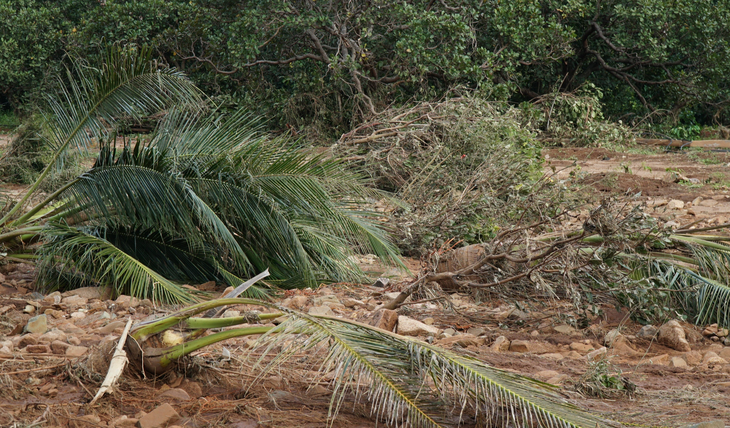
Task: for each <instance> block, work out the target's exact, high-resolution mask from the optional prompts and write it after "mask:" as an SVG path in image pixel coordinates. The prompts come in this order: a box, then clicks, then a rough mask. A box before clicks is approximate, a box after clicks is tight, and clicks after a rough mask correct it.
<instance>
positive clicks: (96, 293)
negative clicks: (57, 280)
mask: <svg viewBox="0 0 730 428" xmlns="http://www.w3.org/2000/svg"><path fill="white" fill-rule="evenodd" d="M69 296H78V297H83V298H85V299H89V300H91V299H99V300H107V299H109V297H111V289H110V288H108V287H81V288H75V289H73V290H69V291H66V292H65V293H63V297H69Z"/></svg>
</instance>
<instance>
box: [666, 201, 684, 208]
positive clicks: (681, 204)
mask: <svg viewBox="0 0 730 428" xmlns="http://www.w3.org/2000/svg"><path fill="white" fill-rule="evenodd" d="M682 208H684V202H682V201H680V200H679V199H672V200H671V201H669V202H667V209H668V210H681V209H682Z"/></svg>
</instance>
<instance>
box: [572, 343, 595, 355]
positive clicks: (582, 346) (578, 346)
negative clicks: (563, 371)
mask: <svg viewBox="0 0 730 428" xmlns="http://www.w3.org/2000/svg"><path fill="white" fill-rule="evenodd" d="M570 349H572V350H573V351H576V352H579V353H581V354H587V353H589V352H591V351H594V350H595V349H596V348H595V347H593V345H588V344H586V343H581V342H573V343H571V344H570Z"/></svg>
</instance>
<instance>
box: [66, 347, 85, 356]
mask: <svg viewBox="0 0 730 428" xmlns="http://www.w3.org/2000/svg"><path fill="white" fill-rule="evenodd" d="M88 350H89V348H87V347H86V346H75V345H70V346H69V347H68V348H66V356H67V357H80V356H82V355H84V354H86V352H87V351H88Z"/></svg>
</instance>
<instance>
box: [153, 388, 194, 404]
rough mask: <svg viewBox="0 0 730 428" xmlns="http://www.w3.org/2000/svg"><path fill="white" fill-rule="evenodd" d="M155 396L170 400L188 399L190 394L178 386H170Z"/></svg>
mask: <svg viewBox="0 0 730 428" xmlns="http://www.w3.org/2000/svg"><path fill="white" fill-rule="evenodd" d="M157 398H159V399H161V400H172V401H189V400H190V395H188V393H187V391H185V390H184V389H180V388H170V389H168V390H167V391H165V392H163V393H161V394H159V395H157Z"/></svg>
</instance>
